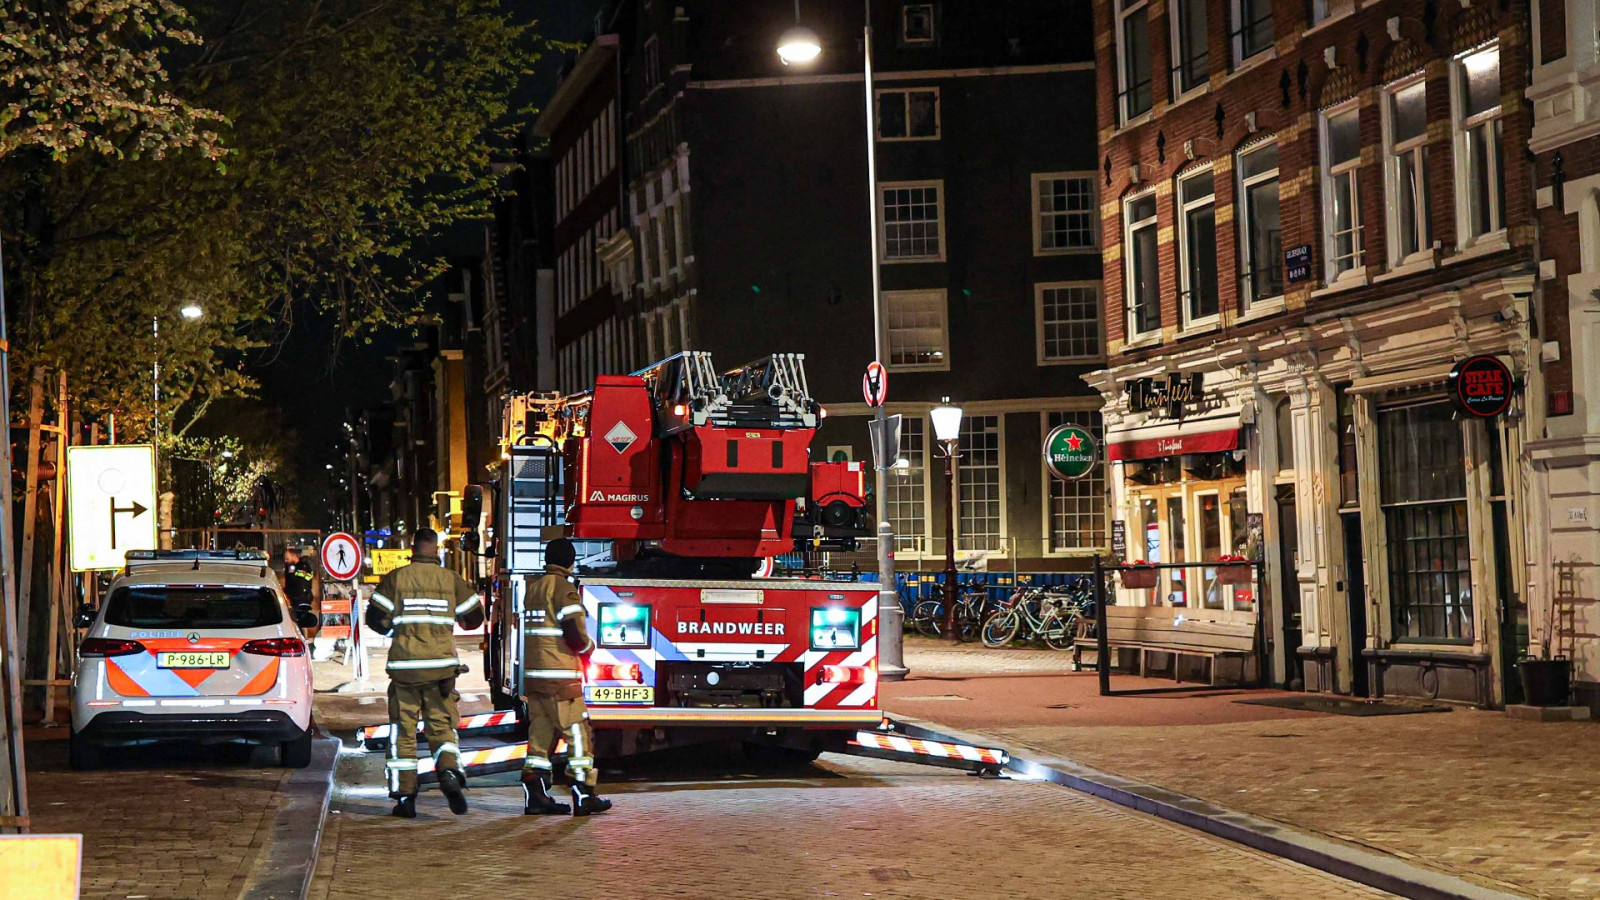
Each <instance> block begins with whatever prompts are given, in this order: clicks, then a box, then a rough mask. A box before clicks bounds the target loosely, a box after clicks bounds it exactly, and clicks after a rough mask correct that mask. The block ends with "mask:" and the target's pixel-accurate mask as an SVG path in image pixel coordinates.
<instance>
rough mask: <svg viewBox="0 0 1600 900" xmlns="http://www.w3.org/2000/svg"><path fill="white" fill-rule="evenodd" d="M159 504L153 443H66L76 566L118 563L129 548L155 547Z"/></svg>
mask: <svg viewBox="0 0 1600 900" xmlns="http://www.w3.org/2000/svg"><path fill="white" fill-rule="evenodd" d="M155 505H156V449H155V447H153V446H151V445H150V444H113V445H108V446H99V447H68V448H67V511H68V517H69V521H70V528H69V531H68V541H69V544H70V546H71V557H72V571H74V572H89V571H93V570H95V569H120V568H122V565H123V563H124V562H126V561H127V553H128V551H129V550H154V549H156V514H155V512H154V508H155Z"/></svg>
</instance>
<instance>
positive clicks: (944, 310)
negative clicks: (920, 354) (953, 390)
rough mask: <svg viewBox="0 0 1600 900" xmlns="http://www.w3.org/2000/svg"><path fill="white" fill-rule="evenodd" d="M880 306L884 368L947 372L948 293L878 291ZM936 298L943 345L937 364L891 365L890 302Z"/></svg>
mask: <svg viewBox="0 0 1600 900" xmlns="http://www.w3.org/2000/svg"><path fill="white" fill-rule="evenodd" d="M880 296H881V297H882V303H883V323H884V324H883V347H882V348H881V352H882V356H881V357H880V358H881V359H883V361H884V365H886V366H888V367H889V369H890V370H891V371H895V372H948V371H949V370H950V292H949V291H948V290H946V289H944V288H917V289H914V290H903V291H882V292H881V293H880ZM932 297H937V298H938V307H939V333H940V337H941V343H942V344H943V345H944V346H943V347H942V348H941V349H940V350H939V351H938V352H939V353H941V354H942V356H941V357H940V361H939V362H928V363H897V362H895V361H894V352H893V351H894V330H895V329H894V328H893V327H892V326H891V316H890V303H891V301H893V300H911V299H914V298H915V299H923V298H932Z"/></svg>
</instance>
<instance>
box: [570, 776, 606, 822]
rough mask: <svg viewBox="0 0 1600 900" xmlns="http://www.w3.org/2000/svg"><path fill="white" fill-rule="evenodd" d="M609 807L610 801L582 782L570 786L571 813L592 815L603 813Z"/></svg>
mask: <svg viewBox="0 0 1600 900" xmlns="http://www.w3.org/2000/svg"><path fill="white" fill-rule="evenodd" d="M610 808H611V801H610V800H607V799H606V798H604V797H602V796H600V795H599V794H596V793H595V792H594V791H592V790H590V789H589V788H588V787H587V786H585V785H583V784H575V785H573V786H572V814H573V815H574V816H592V815H594V814H595V813H603V812H605V811H606V810H608V809H610Z"/></svg>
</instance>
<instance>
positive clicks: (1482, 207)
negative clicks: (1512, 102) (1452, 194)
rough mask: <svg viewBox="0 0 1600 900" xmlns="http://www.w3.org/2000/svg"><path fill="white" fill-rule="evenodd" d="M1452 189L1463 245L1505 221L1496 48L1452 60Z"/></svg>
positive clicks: (1498, 70) (1497, 55) (1503, 161)
mask: <svg viewBox="0 0 1600 900" xmlns="http://www.w3.org/2000/svg"><path fill="white" fill-rule="evenodd" d="M1452 81H1453V83H1454V86H1455V93H1456V102H1455V109H1456V119H1455V122H1456V160H1457V164H1456V185H1457V190H1456V195H1457V196H1458V197H1459V198H1460V201H1459V203H1460V217H1461V219H1462V220H1463V221H1462V224H1463V225H1464V226H1465V227H1464V228H1463V229H1462V236H1463V237H1464V240H1463V241H1462V246H1470V245H1471V244H1472V243H1473V242H1474V241H1476V240H1477V239H1478V238H1481V237H1483V236H1484V235H1488V234H1493V233H1495V232H1497V231H1500V230H1501V229H1503V228H1505V227H1506V220H1505V204H1506V195H1505V180H1504V172H1505V149H1504V148H1503V147H1502V146H1501V119H1500V48H1499V46H1498V45H1496V46H1490V47H1485V48H1484V49H1482V50H1478V51H1476V52H1474V53H1468V54H1466V55H1464V56H1462V57H1461V58H1460V59H1458V60H1456V65H1455V72H1454V77H1453V79H1452Z"/></svg>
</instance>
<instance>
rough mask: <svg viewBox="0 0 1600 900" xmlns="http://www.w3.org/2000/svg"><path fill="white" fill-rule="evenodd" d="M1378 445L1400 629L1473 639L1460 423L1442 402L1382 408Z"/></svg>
mask: <svg viewBox="0 0 1600 900" xmlns="http://www.w3.org/2000/svg"><path fill="white" fill-rule="evenodd" d="M1378 453H1379V459H1381V460H1383V465H1382V470H1381V472H1380V479H1379V480H1380V482H1381V505H1382V507H1383V520H1384V528H1385V529H1386V535H1387V540H1388V546H1389V559H1388V566H1389V593H1390V599H1391V607H1392V610H1393V614H1394V634H1395V637H1396V638H1397V639H1399V640H1422V641H1442V642H1451V643H1471V642H1472V639H1473V607H1472V571H1471V561H1470V560H1471V557H1470V546H1469V541H1468V536H1467V535H1468V528H1467V501H1466V494H1467V491H1466V467H1465V465H1464V463H1463V461H1464V460H1465V458H1466V455H1465V450H1464V447H1463V442H1462V435H1461V426H1460V424H1458V423H1457V422H1455V421H1454V419H1453V417H1452V415H1451V411H1450V406H1449V404H1446V403H1442V402H1441V403H1427V404H1422V405H1416V406H1404V407H1398V408H1391V409H1383V410H1380V411H1379V412H1378Z"/></svg>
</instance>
